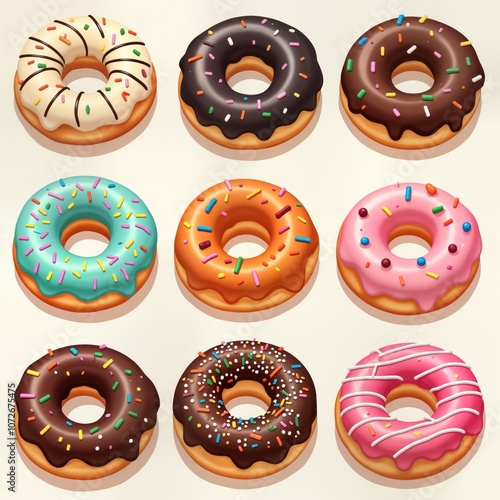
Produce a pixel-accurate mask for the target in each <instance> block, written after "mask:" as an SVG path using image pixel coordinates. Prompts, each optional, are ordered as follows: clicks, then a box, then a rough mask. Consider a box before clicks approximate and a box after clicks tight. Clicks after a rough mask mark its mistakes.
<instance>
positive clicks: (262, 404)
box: [222, 380, 271, 420]
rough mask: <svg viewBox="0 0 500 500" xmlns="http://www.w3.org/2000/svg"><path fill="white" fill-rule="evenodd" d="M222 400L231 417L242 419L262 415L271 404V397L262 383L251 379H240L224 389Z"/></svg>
mask: <svg viewBox="0 0 500 500" xmlns="http://www.w3.org/2000/svg"><path fill="white" fill-rule="evenodd" d="M222 400H223V401H224V405H225V407H226V410H227V411H228V412H229V413H230V414H231V415H232V416H233V417H235V418H241V419H244V420H249V419H250V418H253V417H259V416H261V415H264V414H265V413H266V412H267V411H268V410H269V407H270V405H271V398H270V397H269V396H268V394H267V393H266V391H265V389H264V387H263V386H262V384H259V383H258V382H254V381H253V380H240V381H239V382H237V383H236V384H235V385H234V386H233V387H231V388H229V389H224V390H223V391H222Z"/></svg>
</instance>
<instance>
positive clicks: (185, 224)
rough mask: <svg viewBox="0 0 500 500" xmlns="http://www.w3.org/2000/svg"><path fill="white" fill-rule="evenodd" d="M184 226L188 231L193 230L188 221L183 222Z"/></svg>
mask: <svg viewBox="0 0 500 500" xmlns="http://www.w3.org/2000/svg"><path fill="white" fill-rule="evenodd" d="M183 224H184V226H186V227H187V228H188V229H191V224H190V223H189V222H188V221H186V220H185V221H184V222H183Z"/></svg>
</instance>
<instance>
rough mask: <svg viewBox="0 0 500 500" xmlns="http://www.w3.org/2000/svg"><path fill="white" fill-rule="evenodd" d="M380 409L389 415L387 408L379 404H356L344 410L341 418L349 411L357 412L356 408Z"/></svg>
mask: <svg viewBox="0 0 500 500" xmlns="http://www.w3.org/2000/svg"><path fill="white" fill-rule="evenodd" d="M365 407H369V408H378V409H379V410H382V411H383V412H384V413H386V414H387V415H388V413H387V410H386V409H385V406H382V405H378V404H377V403H356V404H354V405H351V406H348V407H347V408H344V410H342V412H341V413H340V417H343V416H344V415H345V414H346V413H347V412H348V411H351V410H355V409H356V408H365Z"/></svg>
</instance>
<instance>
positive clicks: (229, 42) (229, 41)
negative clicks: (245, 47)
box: [227, 36, 234, 47]
mask: <svg viewBox="0 0 500 500" xmlns="http://www.w3.org/2000/svg"><path fill="white" fill-rule="evenodd" d="M227 43H228V44H229V45H231V47H232V46H233V45H234V42H233V39H232V38H231V37H230V36H228V37H227Z"/></svg>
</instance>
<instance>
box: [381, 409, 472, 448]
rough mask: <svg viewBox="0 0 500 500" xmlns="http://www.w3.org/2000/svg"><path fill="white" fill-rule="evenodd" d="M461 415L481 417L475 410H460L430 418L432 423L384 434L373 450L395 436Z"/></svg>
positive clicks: (423, 423) (428, 422)
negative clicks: (470, 414) (469, 414)
mask: <svg viewBox="0 0 500 500" xmlns="http://www.w3.org/2000/svg"><path fill="white" fill-rule="evenodd" d="M460 413H472V414H474V415H479V412H478V411H477V410H474V409H473V408H458V409H456V410H453V411H450V413H447V414H446V415H443V416H442V417H439V418H436V419H433V418H431V417H429V418H431V420H430V421H427V422H422V423H420V424H415V425H412V426H410V427H406V428H405V429H399V430H397V431H393V432H389V433H387V434H384V435H383V436H381V437H379V438H378V439H375V441H373V443H372V448H374V447H375V446H377V444H379V443H380V442H382V441H385V440H386V439H389V438H391V437H393V436H399V435H400V434H404V433H405V432H411V431H414V430H416V429H421V428H422V427H429V426H430V425H434V424H439V423H440V422H442V421H443V420H446V419H448V418H450V417H453V416H454V415H458V414H460Z"/></svg>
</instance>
